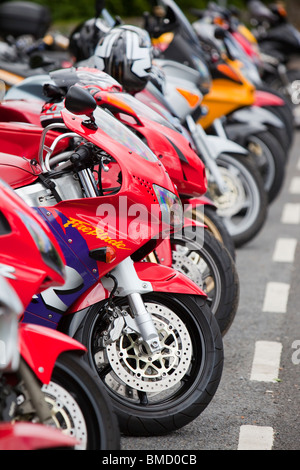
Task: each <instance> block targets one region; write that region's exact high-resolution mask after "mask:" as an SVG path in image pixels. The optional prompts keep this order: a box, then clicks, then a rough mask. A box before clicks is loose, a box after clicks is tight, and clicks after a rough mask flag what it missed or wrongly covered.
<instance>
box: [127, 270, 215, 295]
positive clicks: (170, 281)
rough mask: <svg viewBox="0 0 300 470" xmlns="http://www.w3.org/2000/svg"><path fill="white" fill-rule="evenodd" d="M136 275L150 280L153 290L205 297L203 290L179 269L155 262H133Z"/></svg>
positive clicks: (147, 280)
mask: <svg viewBox="0 0 300 470" xmlns="http://www.w3.org/2000/svg"><path fill="white" fill-rule="evenodd" d="M134 266H135V269H136V272H137V275H138V277H139V278H140V279H141V280H142V281H145V282H150V283H151V285H152V290H153V291H154V292H169V293H174V294H188V295H199V296H201V297H205V298H206V297H207V295H206V294H205V292H204V291H203V290H202V289H200V287H199V286H198V285H197V284H195V283H194V282H193V281H192V280H191V279H189V278H188V277H187V276H185V275H184V274H181V273H180V272H179V271H177V270H175V269H173V268H171V267H169V266H162V265H160V264H156V263H143V262H138V263H134Z"/></svg>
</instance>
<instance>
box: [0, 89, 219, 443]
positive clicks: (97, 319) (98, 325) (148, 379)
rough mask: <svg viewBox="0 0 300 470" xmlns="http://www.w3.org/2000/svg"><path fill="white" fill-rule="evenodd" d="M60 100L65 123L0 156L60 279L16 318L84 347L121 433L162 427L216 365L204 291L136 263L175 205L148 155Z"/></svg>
mask: <svg viewBox="0 0 300 470" xmlns="http://www.w3.org/2000/svg"><path fill="white" fill-rule="evenodd" d="M65 107H66V109H63V110H62V111H61V116H62V118H63V121H64V124H62V123H52V124H51V125H49V126H47V127H46V128H45V129H44V130H43V129H42V128H41V127H40V126H39V127H35V126H33V125H31V126H30V127H31V129H32V131H31V136H30V147H29V148H28V147H26V145H25V143H24V139H23V150H22V154H23V156H24V157H25V158H26V161H23V162H22V160H20V149H19V148H18V144H17V142H16V141H14V139H12V138H10V139H9V142H7V144H6V145H5V151H6V152H7V153H9V154H10V157H9V160H8V158H6V160H5V159H1V171H2V174H6V175H7V179H8V180H9V181H10V184H11V185H12V186H13V187H14V189H15V191H16V192H17V193H18V194H19V195H21V196H22V198H23V199H25V200H27V202H28V203H29V204H30V205H31V206H33V207H36V210H37V211H38V213H39V214H40V216H41V217H43V218H44V219H45V220H46V221H47V223H48V224H49V225H50V226H51V229H52V230H53V232H54V233H55V235H56V238H57V240H58V242H59V243H60V245H61V247H62V250H63V252H64V255H65V258H66V263H67V266H66V270H67V281H66V284H65V286H63V287H62V288H61V289H49V290H48V291H46V293H42V294H40V295H39V296H38V297H37V298H36V299H35V300H34V301H33V302H31V303H30V304H29V306H28V307H27V309H26V311H25V316H24V319H25V321H31V322H35V323H42V324H46V325H48V326H50V327H52V328H53V329H59V330H61V331H63V332H65V333H67V334H69V336H71V337H74V338H76V339H77V340H79V341H80V342H81V343H82V344H84V345H85V346H86V347H87V350H88V355H87V361H88V363H89V364H90V366H91V367H92V369H93V370H94V371H95V372H96V373H97V374H98V376H99V377H100V378H101V380H102V382H103V384H104V385H105V387H106V389H107V390H108V392H109V395H110V398H111V402H112V405H113V408H114V410H115V412H116V414H117V416H118V419H119V424H120V428H121V430H122V432H123V433H125V434H131V435H158V434H164V433H168V432H170V431H172V430H174V429H178V428H180V427H182V426H184V425H186V424H187V423H189V422H190V421H191V420H193V419H194V418H195V417H196V416H198V415H199V414H200V413H201V412H202V411H203V410H204V409H205V408H206V406H207V405H208V404H209V403H210V401H211V400H212V398H213V396H214V394H215V392H216V390H217V387H218V384H219V382H220V379H221V374H222V363H223V346H222V337H221V333H220V330H219V327H218V324H217V321H216V319H215V317H214V315H213V314H212V312H211V311H210V309H209V307H208V305H207V296H206V294H205V292H204V291H203V290H201V289H200V288H199V286H198V285H196V284H195V283H194V282H193V281H191V280H190V279H189V278H188V277H186V276H185V275H183V274H182V273H180V272H178V271H176V270H174V269H172V268H170V267H167V266H162V265H159V264H156V263H148V262H146V263H145V262H144V261H143V260H144V259H145V257H146V256H147V255H148V254H149V253H151V252H152V251H153V250H154V249H155V248H156V246H158V245H159V244H160V243H163V242H164V239H162V235H163V234H166V235H169V234H170V232H173V231H174V230H176V228H177V229H180V230H181V228H182V205H181V202H180V199H179V197H178V194H177V192H176V189H175V187H174V185H173V183H172V182H171V180H170V177H169V175H168V174H167V173H166V171H165V169H164V167H163V166H162V164H161V162H159V160H158V159H157V158H156V156H155V155H154V154H153V152H151V150H150V149H149V148H148V147H147V146H145V145H144V144H143V143H142V141H141V140H140V139H138V138H137V137H136V136H135V135H134V134H133V133H132V132H130V131H129V130H128V128H127V127H125V126H123V125H122V124H121V123H120V122H119V121H117V120H116V119H115V118H114V117H112V116H111V115H110V114H109V113H108V112H106V111H104V110H102V109H101V108H99V107H98V106H97V103H96V101H95V100H94V98H93V97H92V96H91V95H90V93H89V92H87V91H86V90H84V89H82V88H81V87H79V86H72V87H71V88H70V89H69V91H68V93H67V95H66V98H65ZM3 124H5V123H3ZM23 126H24V127H26V125H25V124H24V123H23ZM8 127H9V128H10V132H11V133H13V127H12V123H9V126H8ZM17 128H18V129H17ZM16 129H17V133H18V135H19V139H20V138H21V137H20V125H17V124H16V128H15V130H16ZM55 129H56V130H57V129H58V130H59V132H58V133H59V135H57V137H55V138H54V139H53V136H52V133H53V132H54V130H55ZM61 131H63V132H61ZM27 132H28V129H27V130H26V131H25V133H24V135H25V134H26V133H27ZM55 132H57V131H55ZM49 135H50V137H49ZM120 138H122V142H123V143H122V144H121V143H120ZM21 140H22V138H21ZM50 141H51V142H52V143H51V144H50ZM39 143H40V146H39ZM37 147H38V148H39V151H37ZM24 149H27V151H25V154H24ZM18 152H19V153H18ZM12 154H15V155H16V156H15V158H14V157H13V156H12ZM34 155H35V158H33V156H34ZM37 156H38V157H37ZM34 160H35V162H36V163H37V164H35V163H34ZM32 164H33V166H32ZM28 165H29V166H28ZM29 168H30V169H29ZM103 168H105V169H106V170H107V169H108V170H109V171H105V170H104V171H103ZM24 170H25V172H24ZM28 171H29V173H30V174H28ZM21 175H22V176H21ZM137 211H139V212H140V213H139V215H138V216H137ZM149 214H150V215H151V217H150V220H149ZM150 222H151V223H150ZM202 229H203V228H202ZM186 393H189V396H190V399H189V400H188V401H187V400H185V399H184V397H185V396H186ZM166 397H168V401H167V402H166Z"/></svg>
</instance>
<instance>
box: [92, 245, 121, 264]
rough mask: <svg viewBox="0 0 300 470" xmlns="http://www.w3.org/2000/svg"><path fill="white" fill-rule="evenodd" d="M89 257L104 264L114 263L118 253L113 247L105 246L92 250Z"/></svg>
mask: <svg viewBox="0 0 300 470" xmlns="http://www.w3.org/2000/svg"><path fill="white" fill-rule="evenodd" d="M89 256H90V258H93V259H95V260H96V261H102V263H112V262H113V261H114V260H115V259H116V251H115V249H114V248H113V247H112V246H104V247H101V248H96V249H95V250H91V251H90V252H89Z"/></svg>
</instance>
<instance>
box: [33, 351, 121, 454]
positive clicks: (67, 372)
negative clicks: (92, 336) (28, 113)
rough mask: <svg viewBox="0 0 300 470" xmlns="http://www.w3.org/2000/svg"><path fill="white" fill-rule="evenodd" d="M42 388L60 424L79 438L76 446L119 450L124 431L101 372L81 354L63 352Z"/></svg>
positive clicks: (85, 448) (55, 418)
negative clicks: (121, 434) (49, 379)
mask: <svg viewBox="0 0 300 470" xmlns="http://www.w3.org/2000/svg"><path fill="white" fill-rule="evenodd" d="M42 391H43V393H44V395H45V398H46V401H47V403H48V405H49V407H50V408H51V412H52V416H53V419H54V421H55V422H56V425H57V427H58V428H60V429H62V430H63V431H64V432H67V433H69V434H70V435H71V436H73V437H75V438H77V439H78V441H79V444H78V446H76V447H75V450H119V449H120V431H119V426H118V421H117V417H116V416H115V414H114V411H113V409H112V406H111V403H110V399H109V396H108V394H107V392H106V390H105V387H104V386H103V384H102V382H101V381H100V380H99V378H98V376H97V375H96V374H95V373H94V372H93V371H92V370H91V369H90V368H89V367H88V366H87V364H86V362H84V361H83V360H82V359H81V358H80V357H79V356H78V355H77V354H74V353H72V352H65V353H63V354H61V355H60V356H59V357H58V359H57V361H56V363H55V367H54V370H53V374H52V377H51V381H50V383H49V384H47V385H43V387H42Z"/></svg>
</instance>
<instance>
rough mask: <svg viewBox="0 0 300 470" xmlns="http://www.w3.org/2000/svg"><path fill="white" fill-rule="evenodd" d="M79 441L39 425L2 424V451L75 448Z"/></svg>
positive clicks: (0, 443) (21, 423)
mask: <svg viewBox="0 0 300 470" xmlns="http://www.w3.org/2000/svg"><path fill="white" fill-rule="evenodd" d="M76 444H78V441H77V440H76V439H75V438H74V437H71V436H68V435H66V434H64V433H63V432H62V431H61V430H60V429H55V428H52V427H51V426H45V425H44V424H38V423H27V422H26V423H24V422H17V423H10V422H6V423H1V424H0V450H45V449H55V448H56V449H58V448H63V447H69V448H73V447H75V445H76Z"/></svg>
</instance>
